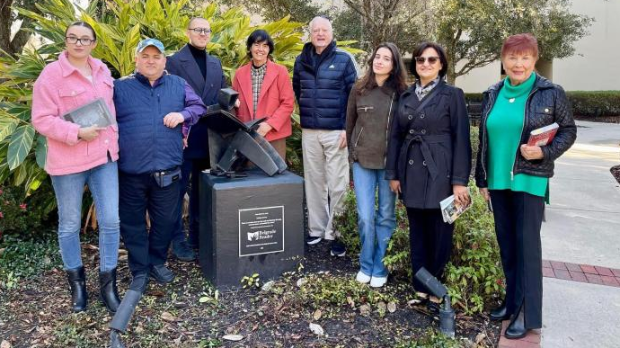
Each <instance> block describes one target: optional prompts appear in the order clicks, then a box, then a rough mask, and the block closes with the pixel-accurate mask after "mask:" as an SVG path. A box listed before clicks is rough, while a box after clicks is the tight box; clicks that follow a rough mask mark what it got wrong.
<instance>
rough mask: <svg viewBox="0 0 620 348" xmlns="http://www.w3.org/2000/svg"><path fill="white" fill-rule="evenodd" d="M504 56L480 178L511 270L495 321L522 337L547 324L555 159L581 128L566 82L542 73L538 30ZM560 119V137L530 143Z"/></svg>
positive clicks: (509, 45) (510, 45)
mask: <svg viewBox="0 0 620 348" xmlns="http://www.w3.org/2000/svg"><path fill="white" fill-rule="evenodd" d="M501 60H502V65H503V67H504V70H505V71H506V75H507V77H506V78H505V79H504V80H502V81H500V82H499V83H497V84H496V85H494V86H491V87H490V88H489V89H488V90H487V91H486V92H485V93H484V99H483V103H482V110H483V111H482V119H481V122H480V147H479V151H478V160H477V166H476V184H477V186H478V187H479V188H480V192H481V193H482V195H483V196H484V197H485V199H487V200H490V201H491V206H492V208H493V215H494V219H495V233H496V235H497V241H498V244H499V247H500V254H501V259H502V267H503V269H504V274H505V276H506V298H505V300H504V302H503V303H502V305H501V306H500V307H499V308H497V309H495V310H493V311H491V319H493V320H505V319H509V318H510V319H511V321H510V324H509V326H508V328H507V329H506V332H505V336H506V338H510V339H517V338H521V337H523V336H525V335H526V334H527V331H528V330H530V329H538V328H540V327H541V326H542V252H541V242H540V229H541V225H542V220H543V214H544V205H545V200H548V197H549V194H548V193H549V178H550V177H552V176H553V162H554V160H555V159H557V158H558V157H559V156H560V155H562V154H563V153H564V152H565V151H566V150H568V149H569V148H570V146H571V145H572V144H573V142H574V141H575V138H576V135H577V130H576V127H575V122H574V120H573V115H572V113H571V109H570V107H569V104H568V101H567V99H566V95H565V93H564V91H563V90H562V88H561V87H559V86H557V85H554V84H553V83H551V82H550V81H549V80H547V79H545V78H544V77H542V76H540V75H538V74H536V73H535V72H534V67H535V65H536V61H537V60H538V43H537V41H536V38H534V36H532V35H531V34H517V35H513V36H510V37H508V38H507V39H506V41H505V42H504V45H503V47H502V52H501ZM554 122H555V123H557V124H558V125H559V129H558V131H557V134H556V135H555V138H553V140H552V141H550V142H549V143H548V144H546V145H542V146H528V145H527V142H528V138H529V136H530V132H531V131H532V130H535V129H538V128H541V127H544V126H548V125H550V124H552V123H554Z"/></svg>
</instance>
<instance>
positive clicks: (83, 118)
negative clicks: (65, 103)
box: [61, 98, 116, 128]
mask: <svg viewBox="0 0 620 348" xmlns="http://www.w3.org/2000/svg"><path fill="white" fill-rule="evenodd" d="M61 117H62V119H63V120H65V121H69V122H72V123H75V124H78V125H80V127H81V128H86V127H90V126H97V127H102V128H103V127H107V126H110V125H113V124H116V120H115V119H114V118H113V117H112V113H110V109H108V106H107V105H106V103H105V101H104V100H103V99H102V98H97V99H95V100H93V101H92V102H90V103H88V104H85V105H82V106H80V107H78V108H76V109H73V110H71V111H69V112H67V113H66V114H64V115H62V116H61Z"/></svg>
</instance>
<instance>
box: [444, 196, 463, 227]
mask: <svg viewBox="0 0 620 348" xmlns="http://www.w3.org/2000/svg"><path fill="white" fill-rule="evenodd" d="M439 207H440V208H441V215H443V222H447V223H449V224H451V223H453V222H454V221H455V220H456V219H458V218H459V216H461V215H462V214H463V213H464V212H466V211H467V209H469V207H471V195H470V196H469V203H468V204H467V205H466V206H461V205H460V204H457V203H456V202H455V201H454V195H452V196H450V197H448V198H446V199H444V200H443V201H441V202H439Z"/></svg>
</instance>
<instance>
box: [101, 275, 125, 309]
mask: <svg viewBox="0 0 620 348" xmlns="http://www.w3.org/2000/svg"><path fill="white" fill-rule="evenodd" d="M99 299H100V300H101V302H103V304H104V305H105V307H106V308H107V309H108V311H110V313H112V314H114V313H116V309H117V308H118V305H120V304H121V300H120V298H119V297H118V289H117V288H116V268H114V269H112V270H111V271H106V272H99Z"/></svg>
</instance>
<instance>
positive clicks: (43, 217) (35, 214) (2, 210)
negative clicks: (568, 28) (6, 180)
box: [0, 184, 54, 240]
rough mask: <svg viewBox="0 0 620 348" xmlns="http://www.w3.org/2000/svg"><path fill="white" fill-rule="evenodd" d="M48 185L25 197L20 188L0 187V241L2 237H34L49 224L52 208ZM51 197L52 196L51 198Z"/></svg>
mask: <svg viewBox="0 0 620 348" xmlns="http://www.w3.org/2000/svg"><path fill="white" fill-rule="evenodd" d="M50 191H51V188H50V187H49V185H47V184H46V185H44V187H42V188H40V189H39V190H38V191H37V192H36V194H33V195H30V196H27V197H26V196H25V195H24V194H23V191H22V189H21V188H17V187H14V186H0V240H1V239H2V236H3V235H10V234H14V235H20V236H33V237H34V236H36V235H39V234H40V233H42V232H41V230H42V226H44V224H46V223H48V222H50V219H51V211H52V209H53V207H54V205H53V204H51V203H50V202H49V196H50V195H51V192H50ZM52 197H53V196H52Z"/></svg>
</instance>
